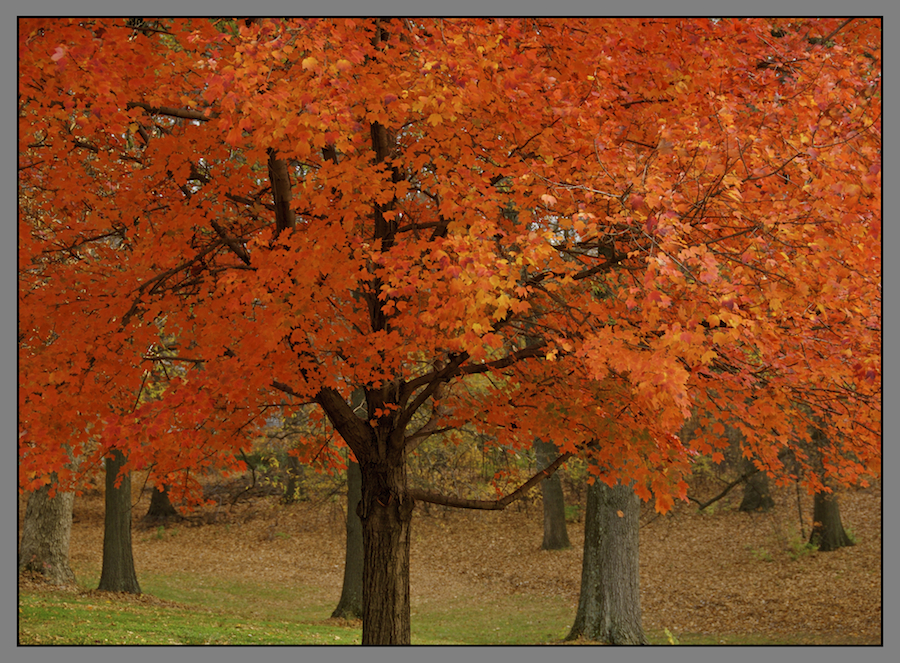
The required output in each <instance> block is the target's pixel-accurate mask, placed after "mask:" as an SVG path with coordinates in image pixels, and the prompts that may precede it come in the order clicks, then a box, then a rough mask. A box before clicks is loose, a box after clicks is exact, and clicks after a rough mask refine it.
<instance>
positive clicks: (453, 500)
mask: <svg viewBox="0 0 900 663" xmlns="http://www.w3.org/2000/svg"><path fill="white" fill-rule="evenodd" d="M572 455H573V454H572V453H571V452H566V453H564V454H562V455H561V456H559V458H557V459H556V460H554V461H553V462H552V463H550V464H549V465H548V466H547V467H545V468H544V469H543V470H541V471H540V472H538V473H537V474H535V475H534V476H533V477H531V478H530V479H529V480H528V481H526V482H525V483H523V484H522V485H521V486H519V487H518V488H516V489H515V490H514V491H513V492H511V493H510V494H509V495H506V496H505V497H501V498H500V499H499V500H470V499H466V498H463V497H453V496H452V495H439V494H438V493H432V492H428V491H424V490H419V489H417V488H413V489H411V490H409V491H407V494H408V495H409V496H410V497H411V498H413V499H414V500H420V501H422V502H430V503H432V504H443V505H444V506H453V507H457V508H460V509H482V510H485V511H501V510H503V509H505V508H506V507H507V506H509V505H510V504H512V503H513V502H515V501H516V500H518V499H521V498H522V497H523V496H524V495H525V493H526V492H528V491H529V490H530V489H531V488H533V487H534V486H536V485H537V484H539V483H540V482H541V481H543V480H544V479H546V478H547V477H549V476H550V475H552V474H553V473H554V472H556V470H557V469H559V467H560V465H562V464H563V463H565V462H566V461H567V460H568V459H569V458H570V457H571V456H572Z"/></svg>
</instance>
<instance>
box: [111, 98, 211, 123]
mask: <svg viewBox="0 0 900 663" xmlns="http://www.w3.org/2000/svg"><path fill="white" fill-rule="evenodd" d="M125 107H126V108H128V109H131V108H143V109H144V110H145V111H147V112H148V113H150V114H151V115H168V116H169V117H178V118H181V119H183V120H199V121H200V122H209V120H211V119H213V118H214V117H218V113H216V112H210V114H209V115H207V114H206V112H205V111H195V110H188V109H186V108H171V107H169V106H151V105H150V104H145V103H144V102H142V101H129V102H128V103H127V104H125Z"/></svg>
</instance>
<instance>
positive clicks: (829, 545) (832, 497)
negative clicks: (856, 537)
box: [809, 493, 854, 552]
mask: <svg viewBox="0 0 900 663" xmlns="http://www.w3.org/2000/svg"><path fill="white" fill-rule="evenodd" d="M809 542H810V543H812V544H814V545H817V546H819V550H820V551H821V552H831V551H832V550H837V549H838V548H844V547H846V546H852V545H854V543H853V541H852V540H851V539H850V537H849V536H848V535H847V532H846V531H845V530H844V525H843V524H842V523H841V510H840V508H839V507H838V499H837V495H836V494H835V493H816V495H815V497H814V498H813V528H812V534H811V535H810V537H809Z"/></svg>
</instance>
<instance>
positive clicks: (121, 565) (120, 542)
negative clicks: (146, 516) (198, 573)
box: [97, 449, 141, 594]
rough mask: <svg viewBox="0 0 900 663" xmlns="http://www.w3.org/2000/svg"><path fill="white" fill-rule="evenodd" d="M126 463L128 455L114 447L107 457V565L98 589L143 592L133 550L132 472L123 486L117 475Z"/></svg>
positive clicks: (105, 557)
mask: <svg viewBox="0 0 900 663" xmlns="http://www.w3.org/2000/svg"><path fill="white" fill-rule="evenodd" d="M124 464H125V455H124V454H123V453H122V452H121V451H119V450H118V449H114V450H113V452H112V457H110V458H107V459H106V500H105V506H106V516H105V518H104V522H103V568H102V570H101V571H100V585H99V586H98V587H97V589H101V590H105V591H108V592H128V593H130V594H140V593H141V588H140V586H139V585H138V581H137V574H136V573H135V571H134V557H133V555H132V550H131V474H127V473H126V474H125V475H124V477H123V478H122V482H121V484H120V485H119V487H118V488H117V487H116V478H117V477H118V475H119V469H120V468H121V467H122V466H123V465H124Z"/></svg>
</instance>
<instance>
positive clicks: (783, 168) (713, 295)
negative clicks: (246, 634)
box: [18, 18, 881, 643]
mask: <svg viewBox="0 0 900 663" xmlns="http://www.w3.org/2000/svg"><path fill="white" fill-rule="evenodd" d="M19 54H20V58H19V79H18V80H19V97H18V105H19V122H18V127H19V184H20V188H19V191H20V223H19V369H20V377H19V405H20V410H19V417H20V427H19V451H20V452H19V482H20V487H21V488H22V489H23V490H31V489H34V488H36V487H38V486H40V485H42V484H44V483H46V482H47V481H48V480H49V479H48V478H49V477H50V476H51V475H54V473H55V475H54V476H55V477H56V478H57V481H58V482H59V484H60V485H63V486H70V485H72V484H73V483H77V481H79V480H80V478H81V477H79V476H77V474H76V472H75V471H74V470H72V469H70V468H71V465H70V459H71V458H73V457H79V458H81V459H82V462H81V463H80V464H79V466H78V467H79V468H83V471H87V468H90V467H92V466H93V467H96V466H97V463H98V462H99V460H100V459H102V458H103V457H105V456H107V455H109V454H111V453H112V450H114V449H117V450H119V451H121V452H122V453H123V454H124V455H125V456H126V457H127V459H128V462H127V464H126V467H125V468H124V469H123V471H128V470H131V469H136V468H142V467H151V474H152V481H153V482H154V483H156V484H158V485H166V486H169V489H170V490H171V491H172V492H173V495H176V496H184V495H187V496H188V497H190V496H191V495H192V494H196V493H197V488H198V483H197V480H198V478H199V477H201V476H202V473H203V471H204V469H206V468H209V467H214V466H222V467H236V468H239V467H240V466H241V464H240V462H239V461H238V460H237V454H239V452H240V451H241V450H242V449H244V448H246V445H247V439H248V437H249V435H248V433H249V431H251V430H252V428H253V427H254V426H256V425H258V424H260V423H261V421H262V420H263V419H264V418H265V415H266V413H267V412H268V411H270V410H272V409H273V408H276V409H279V410H281V411H283V412H284V413H285V416H288V415H290V414H291V413H293V412H295V411H296V410H297V409H298V408H300V407H303V406H305V405H307V404H315V405H316V406H317V408H318V409H317V416H319V417H320V418H321V420H322V421H323V422H327V425H328V427H329V430H330V432H331V441H332V442H333V444H326V445H310V446H309V449H308V453H307V452H306V451H304V450H301V452H300V453H301V456H302V459H303V460H305V461H307V462H315V463H325V464H328V463H337V464H339V463H340V460H339V459H340V455H339V454H338V453H336V452H335V451H334V447H335V445H338V444H346V445H347V446H349V448H350V450H351V451H352V452H353V455H354V457H355V458H356V459H357V461H358V462H359V465H360V469H361V472H362V482H363V483H362V485H363V495H362V500H361V504H360V507H359V513H360V516H361V518H362V522H363V533H364V542H365V550H366V554H365V583H364V616H363V642H364V643H399V642H408V641H409V578H408V571H409V566H408V555H409V540H410V539H409V525H410V520H411V515H412V508H413V504H414V501H415V500H416V499H419V500H432V501H442V502H443V503H445V504H453V505H457V506H468V507H475V508H502V507H503V506H504V505H505V504H507V503H508V502H509V501H510V500H511V499H513V498H514V497H515V496H516V495H517V494H520V493H516V492H514V493H511V494H509V495H507V496H506V497H503V498H498V500H496V501H485V500H469V499H465V498H457V497H450V496H438V495H432V494H429V493H427V492H425V491H422V490H418V489H414V488H411V487H410V486H409V485H408V482H407V479H406V458H407V456H408V455H409V454H411V453H414V451H415V448H416V446H417V445H418V444H419V443H420V442H421V441H422V440H424V439H426V438H427V437H429V436H431V435H435V434H438V433H441V432H444V431H446V430H448V429H452V428H454V427H456V426H459V425H461V424H462V423H464V422H466V423H469V424H470V425H473V426H476V427H479V428H480V429H481V430H483V431H484V432H486V433H488V434H490V435H491V436H492V439H493V440H494V441H495V442H496V443H497V444H500V445H509V446H511V447H514V448H516V447H521V446H523V445H529V444H530V443H531V441H533V440H534V439H536V438H541V439H546V440H552V441H553V442H554V443H555V444H556V446H557V447H558V449H559V451H560V454H561V456H560V458H559V459H558V460H557V461H556V462H555V463H554V464H551V468H549V469H553V468H554V467H555V466H558V464H559V463H560V462H562V461H563V460H564V459H565V458H566V457H567V456H568V455H570V454H580V455H583V456H584V457H586V458H588V459H589V460H590V467H591V471H592V472H593V473H594V475H596V476H598V477H599V478H600V479H601V480H603V481H605V482H607V483H608V484H610V485H614V484H616V483H618V482H620V480H621V482H622V483H628V482H634V487H635V491H636V492H637V493H638V495H640V496H641V497H642V498H644V499H645V500H646V499H650V498H651V497H653V498H655V500H656V505H657V508H658V509H659V510H661V511H664V510H666V509H668V508H669V507H670V506H671V505H672V503H673V500H674V499H676V498H679V497H681V498H684V496H685V489H686V484H685V483H684V477H685V476H686V475H687V474H688V473H689V472H690V465H691V461H692V458H693V456H694V455H695V454H711V455H712V456H713V458H714V459H719V458H720V457H721V454H720V452H719V451H718V449H720V448H722V447H723V446H724V445H725V444H727V441H726V440H725V438H724V436H723V428H722V425H723V423H727V424H728V425H731V426H734V427H736V428H738V429H739V430H741V431H742V432H744V434H745V436H746V444H745V448H744V453H745V454H746V455H747V457H749V458H753V459H754V462H755V463H756V464H757V465H758V466H759V467H760V468H762V469H764V470H766V471H767V472H769V473H771V474H772V475H773V476H776V477H781V478H785V479H789V478H790V473H789V472H788V471H787V470H786V468H785V465H784V452H785V451H787V450H789V451H791V452H792V453H793V456H794V457H796V459H797V460H798V461H799V463H800V466H801V467H802V468H803V469H804V473H803V479H804V481H806V482H807V484H808V486H809V488H810V489H811V490H818V489H822V488H823V479H824V478H825V476H823V472H824V475H827V477H829V478H831V479H833V480H835V481H838V482H844V483H848V482H854V481H857V480H859V479H860V477H865V476H866V475H870V474H875V473H877V472H878V471H879V469H880V426H881V424H880V416H881V412H880V393H881V360H880V353H881V318H880V306H881V269H880V259H881V218H880V187H881V172H880V164H881V156H880V150H881V115H880V97H881V64H880V63H881V23H880V21H879V20H875V19H855V20H849V21H848V20H844V19H817V20H812V19H809V20H796V21H790V20H785V19H779V20H774V21H773V20H763V19H754V20H706V19H691V20H681V19H678V20H675V19H666V20H651V19H629V20H619V19H616V20H610V19H605V20H597V19H567V20H565V21H563V20H553V19H547V20H535V19H516V20H509V19H504V20H500V19H497V20H488V19H453V20H440V19H429V20H406V19H402V20H401V19H393V20H357V19H329V20H326V19H315V20H299V19H295V20H252V21H251V20H247V21H226V20H210V19H169V20H156V21H147V20H145V21H144V22H141V23H134V22H132V23H126V21H125V20H123V19H97V20H94V19H91V20H86V19H43V18H42V19H27V20H21V21H20V24H19ZM163 339H166V340H165V341H164V340H163ZM155 364H156V365H158V364H163V365H176V364H177V365H179V366H181V367H182V370H181V371H180V372H173V373H172V375H171V379H170V380H169V383H168V386H167V388H166V390H165V393H164V394H163V396H162V397H161V398H160V399H159V400H156V401H153V402H147V403H137V400H136V397H137V395H138V394H139V392H140V389H141V385H142V380H143V376H145V374H146V373H147V372H148V371H149V370H150V367H152V366H153V365H155ZM476 378H477V379H478V380H479V382H478V383H477V388H472V387H471V384H472V383H473V380H475V379H476ZM354 389H362V390H363V391H364V394H365V405H366V407H365V414H364V416H359V411H358V410H356V411H355V410H354V408H353V407H351V394H352V393H353V390H354ZM692 410H694V411H700V412H709V413H713V414H714V415H715V417H714V421H715V422H716V423H713V424H708V425H704V426H702V427H701V429H700V433H699V434H698V436H697V437H696V439H694V440H692V441H691V442H690V444H688V443H686V442H684V441H682V440H679V439H678V437H677V436H676V435H674V434H673V431H677V430H678V429H679V427H680V425H681V423H682V422H683V420H684V418H685V417H686V416H688V415H689V414H690V413H691V411H692ZM416 416H417V417H418V418H414V417H416ZM812 421H816V422H819V423H820V424H821V425H827V426H828V428H829V430H830V431H831V434H830V437H829V442H828V445H827V447H826V448H823V449H820V452H821V455H822V459H823V460H822V465H821V467H822V468H823V472H817V471H815V468H813V467H812V464H811V463H810V462H809V460H808V458H807V457H806V455H805V453H804V452H803V447H802V444H801V443H802V442H806V441H808V439H809V432H808V431H809V425H810V422H812ZM414 422H415V423H414ZM707 423H708V422H707ZM539 478H540V475H538V476H537V477H535V481H537V480H538V479H539ZM527 485H533V484H531V483H529V484H527Z"/></svg>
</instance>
